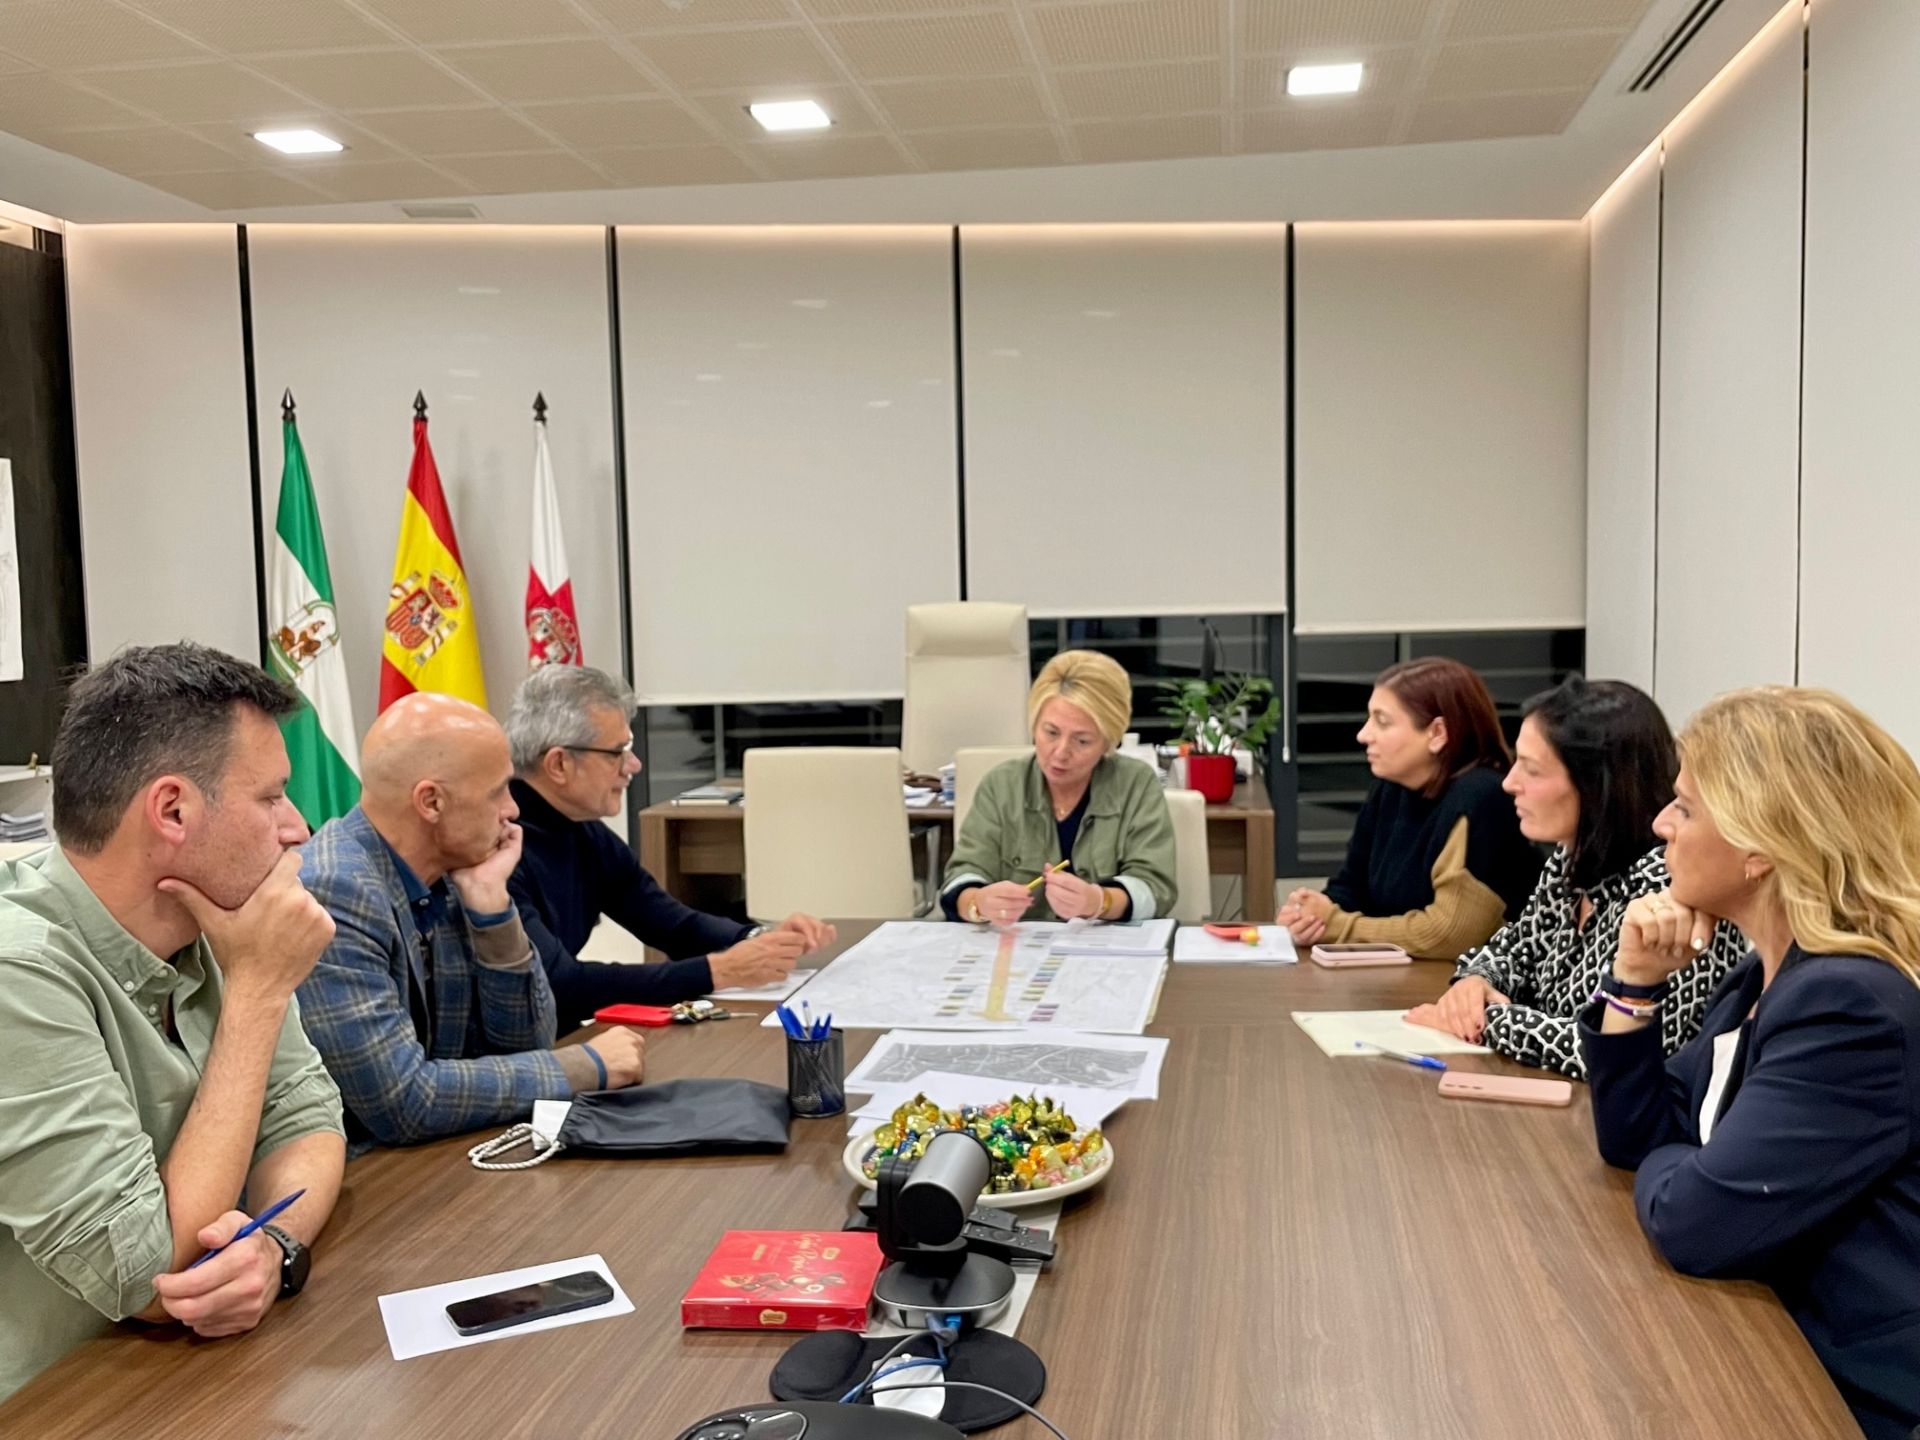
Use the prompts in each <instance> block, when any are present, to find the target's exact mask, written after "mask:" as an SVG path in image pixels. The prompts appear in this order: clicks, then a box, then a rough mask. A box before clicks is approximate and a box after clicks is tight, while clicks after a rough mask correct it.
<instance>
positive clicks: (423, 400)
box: [413, 390, 427, 420]
mask: <svg viewBox="0 0 1920 1440" xmlns="http://www.w3.org/2000/svg"><path fill="white" fill-rule="evenodd" d="M413 418H414V419H416V420H424V419H426V418H427V392H426V391H424V390H416V391H414V392H413Z"/></svg>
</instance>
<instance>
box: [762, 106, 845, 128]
mask: <svg viewBox="0 0 1920 1440" xmlns="http://www.w3.org/2000/svg"><path fill="white" fill-rule="evenodd" d="M747 113H748V114H749V115H751V116H753V118H754V119H756V120H758V121H759V122H760V124H761V126H762V127H763V128H765V129H768V130H824V129H826V128H827V126H829V125H831V124H833V117H832V116H831V115H829V114H827V112H826V111H824V110H822V109H821V108H820V104H819V102H818V101H817V100H760V101H756V102H755V103H754V104H752V105H749V106H747Z"/></svg>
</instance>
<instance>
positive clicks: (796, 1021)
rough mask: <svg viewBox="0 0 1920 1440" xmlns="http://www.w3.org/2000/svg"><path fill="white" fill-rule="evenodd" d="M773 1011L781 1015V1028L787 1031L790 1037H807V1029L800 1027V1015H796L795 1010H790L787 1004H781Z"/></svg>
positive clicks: (798, 1038)
mask: <svg viewBox="0 0 1920 1440" xmlns="http://www.w3.org/2000/svg"><path fill="white" fill-rule="evenodd" d="M773 1013H774V1014H776V1015H778V1016H779V1017H780V1028H781V1029H782V1030H784V1031H786V1032H787V1037H788V1038H789V1039H792V1040H804V1039H806V1038H807V1034H806V1031H804V1030H802V1029H801V1028H800V1017H799V1016H798V1015H795V1014H794V1013H793V1011H791V1010H789V1009H788V1008H787V1007H786V1006H785V1005H782V1006H780V1007H779V1008H778V1009H776V1010H775V1011H774V1012H773Z"/></svg>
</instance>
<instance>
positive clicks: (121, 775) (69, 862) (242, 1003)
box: [0, 644, 346, 1399]
mask: <svg viewBox="0 0 1920 1440" xmlns="http://www.w3.org/2000/svg"><path fill="white" fill-rule="evenodd" d="M296 703H297V701H296V699H295V697H294V695H293V693H292V692H291V691H289V690H288V689H286V688H285V687H284V686H282V685H280V684H278V683H277V682H275V681H273V680H271V679H269V678H268V677H267V676H266V674H264V673H263V672H262V671H260V670H259V669H257V668H256V667H254V666H252V665H248V664H244V663H243V662H241V661H239V660H235V659H233V658H232V657H230V656H227V655H222V654H220V653H219V652H218V651H214V650H208V649H205V648H204V647H201V646H198V645H187V644H181V645H161V646H154V647H150V648H141V649H130V650H124V651H122V652H121V653H120V654H118V655H116V656H115V657H114V658H113V659H111V660H109V661H108V662H107V663H106V664H104V665H102V666H101V667H100V668H98V669H97V670H95V671H94V672H93V673H92V674H90V675H88V676H86V677H85V678H84V679H82V680H80V681H79V682H78V683H76V684H75V685H74V687H73V689H72V692H71V694H70V696H69V699H68V706H67V713H66V716H65V718H64V719H63V721H62V722H61V726H60V733H59V736H58V739H57V740H56V742H55V746H54V762H53V763H54V772H53V775H54V786H53V818H54V830H55V833H56V834H57V836H58V837H59V839H58V842H57V844H56V845H55V846H54V847H53V848H52V849H50V850H46V851H42V852H40V853H38V854H35V855H31V856H29V857H27V858H26V859H24V860H19V861H16V862H14V863H12V864H11V865H0V1399H3V1398H4V1397H6V1396H7V1395H10V1394H12V1393H13V1392H14V1391H15V1390H17V1389H19V1388H20V1386H22V1385H24V1384H25V1383H26V1382H27V1381H28V1380H29V1379H31V1378H32V1377H33V1376H34V1375H35V1374H36V1373H37V1372H39V1371H40V1370H42V1369H44V1368H45V1367H46V1366H48V1365H50V1364H52V1363H53V1361H55V1360H57V1359H58V1358H59V1357H60V1356H61V1355H63V1354H64V1353H66V1352H67V1351H68V1350H70V1349H72V1348H73V1347H74V1346H75V1345H77V1344H79V1343H80V1342H81V1341H83V1340H85V1339H88V1338H89V1337H92V1336H95V1335H100V1334H104V1333H107V1332H108V1331H109V1330H110V1328H111V1326H110V1322H112V1321H116V1320H126V1319H137V1320H145V1321H151V1322H158V1323H167V1322H170V1321H178V1322H180V1323H182V1324H185V1325H187V1326H188V1327H190V1328H191V1329H192V1330H194V1331H195V1332H196V1333H198V1334H200V1335H204V1336H216V1335H237V1334H241V1333H243V1332H244V1331H247V1330H251V1329H252V1328H253V1327H254V1326H255V1325H257V1324H259V1323H260V1321H261V1320H262V1319H263V1318H264V1317H265V1315H266V1313H267V1311H268V1310H270V1309H271V1308H272V1307H273V1302H274V1300H275V1299H276V1298H278V1297H279V1296H280V1295H282V1294H291V1293H293V1292H294V1291H296V1290H298V1288H299V1286H300V1284H301V1283H302V1282H303V1281H304V1280H305V1278H306V1267H307V1263H308V1257H307V1253H306V1247H307V1246H308V1245H311V1244H312V1243H313V1240H314V1238H315V1237H316V1236H317V1235H318V1234H319V1232H320V1229H321V1227H322V1226H323V1225H325V1224H326V1221H327V1216H328V1215H329V1213H331V1211H332V1209H333V1202H334V1197H335V1196H336V1195H337V1194H338V1193H339V1189H340V1175H341V1170H342V1168H343V1166H344V1164H345V1154H346V1151H345V1140H344V1138H343V1134H342V1130H341V1124H340V1097H339V1092H338V1091H337V1090H336V1089H335V1088H334V1085H333V1082H332V1080H331V1079H329V1078H328V1076H327V1072H326V1070H325V1068H324V1067H323V1066H322V1065H321V1063H320V1057H319V1055H318V1054H317V1053H315V1051H314V1048H313V1046H312V1045H311V1044H309V1043H308V1041H307V1037H306V1034H305V1032H304V1031H302V1029H301V1027H300V1016H299V1011H298V1009H297V1008H296V1006H295V1004H294V1000H293V992H294V987H295V986H297V985H298V984H299V983H300V981H301V980H302V979H304V978H305V976H306V974H307V971H308V970H309V969H311V968H312V966H313V963H314V961H315V959H316V958H318V956H319V954H320V952H321V951H322V950H323V949H324V948H325V947H326V944H327V942H328V940H329V939H331V937H332V935H333V922H332V920H331V919H329V917H328V915H327V913H326V911H325V910H323V909H322V908H321V907H320V905H319V904H318V903H317V902H316V901H315V900H314V899H313V897H312V896H310V895H308V894H307V892H306V890H305V889H304V888H303V887H302V886H301V884H300V878H299V872H300V857H299V855H298V853H297V851H296V849H295V847H296V846H298V845H299V844H300V843H301V842H302V841H303V840H305V839H306V838H307V828H306V826H305V824H304V823H302V821H301V819H300V815H299V812H298V811H296V810H295V809H294V807H293V806H292V804H291V803H289V802H288V800H287V797H286V785H287V775H288V768H287V751H286V746H285V744H284V743H283V742H282V740H281V738H280V730H279V727H278V725H277V724H276V723H275V722H276V721H277V719H278V718H279V717H281V716H283V715H286V714H289V713H291V712H292V710H293V709H294V707H295V705H296ZM302 1188H304V1189H305V1191H306V1194H305V1195H304V1196H303V1197H302V1198H301V1199H300V1200H299V1201H298V1202H296V1203H295V1204H294V1205H293V1206H291V1207H290V1208H289V1209H287V1210H286V1211H285V1212H284V1213H282V1214H281V1215H280V1216H279V1218H278V1222H277V1223H276V1224H274V1225H272V1226H270V1227H268V1228H267V1229H263V1230H260V1231H256V1232H255V1233H254V1234H252V1235H251V1236H249V1237H247V1238H246V1239H244V1240H241V1241H239V1242H237V1243H235V1244H233V1245H232V1246H231V1247H230V1248H227V1249H225V1250H222V1251H221V1253H219V1254H218V1255H215V1256H213V1258H211V1259H209V1260H208V1261H207V1263H206V1264H204V1265H202V1266H200V1267H199V1268H198V1269H193V1270H189V1269H188V1268H187V1267H188V1265H189V1264H191V1262H193V1261H194V1260H196V1259H198V1258H199V1257H200V1256H201V1255H202V1254H203V1253H205V1252H207V1251H209V1250H214V1249H218V1248H219V1247H220V1246H222V1245H225V1244H226V1243H227V1242H228V1241H229V1240H231V1239H232V1237H233V1235H234V1234H235V1232H237V1231H238V1230H239V1229H240V1227H241V1226H243V1225H244V1224H246V1223H247V1220H248V1218H249V1216H248V1213H247V1212H249V1211H251V1212H254V1213H258V1212H259V1211H260V1210H263V1209H265V1208H266V1207H267V1206H268V1205H270V1204H272V1203H273V1202H274V1201H275V1200H277V1199H279V1198H281V1197H282V1196H286V1195H290V1194H292V1193H293V1192H294V1191H296V1190H300V1189H302Z"/></svg>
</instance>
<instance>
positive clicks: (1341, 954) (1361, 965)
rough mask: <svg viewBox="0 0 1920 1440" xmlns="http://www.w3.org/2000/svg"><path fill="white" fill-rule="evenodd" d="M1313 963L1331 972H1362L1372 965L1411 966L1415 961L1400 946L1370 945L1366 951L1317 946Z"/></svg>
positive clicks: (1312, 952) (1314, 950)
mask: <svg viewBox="0 0 1920 1440" xmlns="http://www.w3.org/2000/svg"><path fill="white" fill-rule="evenodd" d="M1309 953H1310V954H1311V955H1312V958H1313V963H1314V964H1316V965H1324V966H1326V967H1327V968H1328V969H1329V970H1361V969H1365V968H1367V967H1368V966H1371V965H1411V964H1412V963H1413V959H1412V957H1411V956H1409V955H1408V954H1407V952H1406V951H1405V950H1402V949H1401V948H1400V947H1399V946H1398V945H1369V946H1367V947H1366V948H1364V949H1353V950H1347V949H1343V948H1341V947H1339V946H1328V945H1316V946H1314V947H1313V949H1312V951H1311V952H1309Z"/></svg>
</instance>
